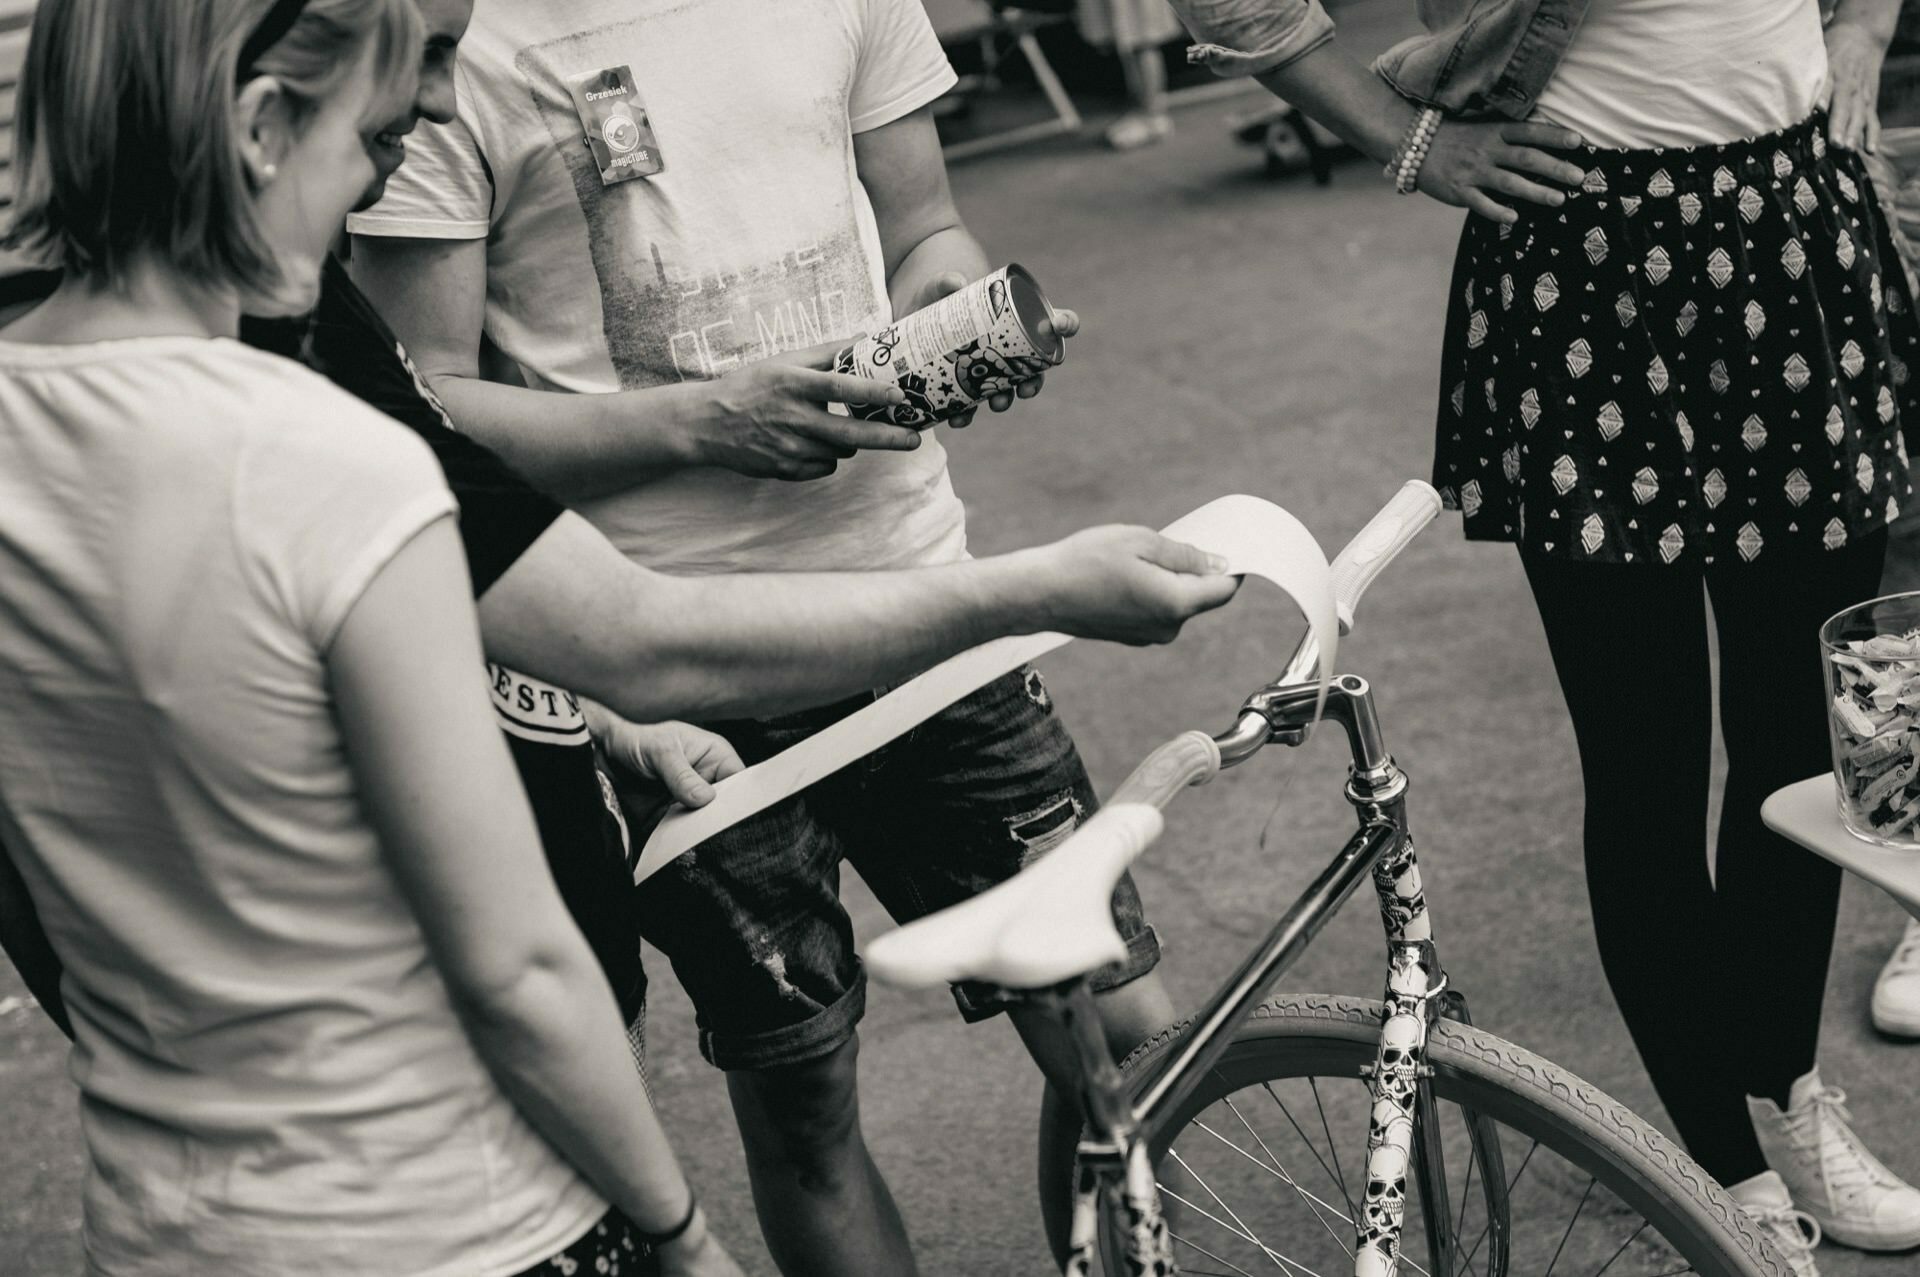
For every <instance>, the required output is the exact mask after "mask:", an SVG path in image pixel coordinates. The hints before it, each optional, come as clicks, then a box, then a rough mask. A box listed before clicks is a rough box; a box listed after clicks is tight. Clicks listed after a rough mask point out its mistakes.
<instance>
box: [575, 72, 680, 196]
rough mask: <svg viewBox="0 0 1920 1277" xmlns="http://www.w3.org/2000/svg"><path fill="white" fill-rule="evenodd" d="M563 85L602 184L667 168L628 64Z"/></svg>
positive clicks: (647, 174)
mask: <svg viewBox="0 0 1920 1277" xmlns="http://www.w3.org/2000/svg"><path fill="white" fill-rule="evenodd" d="M567 87H568V88H569V89H570V90H572V92H573V105H574V109H575V110H577V111H579V113H580V125H581V128H582V129H584V130H585V132H586V142H587V147H588V149H589V150H591V151H592V152H593V159H594V162H595V163H596V164H598V165H599V166H600V181H601V182H602V183H603V184H604V185H607V186H612V185H613V184H614V183H615V182H627V181H631V180H633V179H634V178H636V177H651V176H653V175H654V174H655V173H658V172H660V171H661V170H663V169H665V168H666V167H667V164H666V161H665V160H664V159H662V158H661V156H660V144H659V142H658V141H656V140H655V138H654V136H653V123H652V122H651V121H650V120H649V119H648V118H647V108H646V105H645V104H644V103H643V102H641V101H640V91H639V90H638V89H636V88H635V87H634V84H633V71H632V69H631V68H629V67H623V66H621V67H608V68H607V69H606V70H604V71H595V72H594V73H593V74H592V75H588V76H583V77H581V78H580V79H577V80H574V81H573V82H571V83H570V84H569V85H568V86H567Z"/></svg>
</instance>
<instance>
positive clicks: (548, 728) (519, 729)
mask: <svg viewBox="0 0 1920 1277" xmlns="http://www.w3.org/2000/svg"><path fill="white" fill-rule="evenodd" d="M487 688H488V690H489V691H491V692H492V693H493V710H494V714H495V715H496V716H497V717H498V718H499V719H500V726H501V727H502V728H504V729H505V730H506V731H507V733H508V734H509V735H513V736H518V737H519V738H520V739H521V740H530V741H538V742H540V743H541V744H543V745H586V744H590V743H591V738H590V737H589V736H588V735H587V720H586V716H585V715H584V714H582V713H581V712H580V701H579V699H578V698H577V697H575V696H574V694H573V693H572V692H569V691H567V690H565V689H564V688H559V687H555V686H554V685H553V684H551V683H542V682H541V681H540V680H539V679H537V678H529V677H527V676H526V675H525V674H517V673H515V672H514V671H512V670H510V669H508V668H507V667H506V666H504V665H498V664H495V663H494V662H492V661H488V662H487Z"/></svg>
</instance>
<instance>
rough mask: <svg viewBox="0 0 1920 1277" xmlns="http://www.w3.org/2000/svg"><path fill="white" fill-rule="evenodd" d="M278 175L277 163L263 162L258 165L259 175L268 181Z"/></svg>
mask: <svg viewBox="0 0 1920 1277" xmlns="http://www.w3.org/2000/svg"><path fill="white" fill-rule="evenodd" d="M279 175H280V166H279V165H278V164H263V165H261V167H260V176H261V177H264V178H265V179H266V180H267V181H269V182H271V181H272V180H273V179H274V178H276V177H278V176H279Z"/></svg>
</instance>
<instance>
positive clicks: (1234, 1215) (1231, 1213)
mask: <svg viewBox="0 0 1920 1277" xmlns="http://www.w3.org/2000/svg"><path fill="white" fill-rule="evenodd" d="M1167 1151H1168V1152H1169V1153H1171V1154H1172V1155H1173V1160H1174V1161H1175V1162H1176V1163H1178V1165H1179V1167H1180V1169H1181V1170H1183V1171H1185V1172H1186V1173H1187V1175H1188V1176H1189V1177H1190V1178H1192V1180H1193V1182H1194V1183H1196V1184H1198V1185H1199V1186H1200V1187H1201V1188H1204V1189H1206V1190H1207V1196H1208V1197H1211V1198H1212V1199H1213V1200H1214V1201H1215V1202H1218V1203H1219V1205H1220V1209H1221V1210H1223V1211H1225V1212H1226V1213H1227V1215H1228V1217H1229V1218H1231V1219H1232V1220H1233V1222H1234V1223H1236V1224H1238V1225H1239V1226H1240V1227H1241V1228H1242V1229H1244V1230H1245V1231H1246V1234H1247V1236H1249V1237H1253V1228H1252V1227H1251V1226H1250V1225H1249V1224H1248V1223H1247V1221H1246V1220H1244V1219H1241V1218H1240V1215H1239V1212H1237V1211H1235V1210H1234V1209H1233V1207H1231V1206H1229V1205H1227V1204H1226V1202H1224V1201H1222V1200H1221V1197H1220V1194H1218V1193H1216V1192H1214V1191H1213V1185H1211V1184H1209V1183H1207V1181H1206V1180H1205V1179H1203V1178H1201V1176H1200V1175H1199V1173H1198V1172H1196V1171H1195V1170H1194V1169H1193V1167H1191V1166H1189V1165H1187V1159H1186V1158H1184V1157H1182V1156H1180V1150H1179V1149H1168V1150H1167ZM1327 1231H1329V1232H1331V1231H1333V1230H1332V1229H1328V1230H1327ZM1253 1244H1254V1245H1256V1246H1258V1247H1259V1248H1260V1249H1261V1250H1265V1251H1267V1254H1268V1255H1269V1256H1272V1254H1273V1252H1272V1251H1271V1250H1267V1246H1266V1243H1264V1242H1262V1241H1261V1240H1260V1239H1259V1238H1257V1237H1255V1238H1254V1242H1253ZM1279 1262H1280V1261H1279V1260H1274V1265H1275V1266H1276V1267H1278V1266H1279ZM1281 1271H1282V1272H1285V1271H1286V1270H1285V1269H1284V1268H1282V1269H1281Z"/></svg>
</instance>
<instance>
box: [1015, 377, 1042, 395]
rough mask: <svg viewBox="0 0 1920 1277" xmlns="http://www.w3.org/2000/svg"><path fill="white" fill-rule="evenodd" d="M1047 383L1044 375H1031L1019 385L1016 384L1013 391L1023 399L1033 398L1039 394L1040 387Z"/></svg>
mask: <svg viewBox="0 0 1920 1277" xmlns="http://www.w3.org/2000/svg"><path fill="white" fill-rule="evenodd" d="M1046 384H1047V379H1046V377H1045V376H1044V375H1042V376H1034V377H1029V378H1027V379H1026V380H1025V381H1023V382H1021V383H1020V384H1019V385H1017V386H1015V387H1014V388H1013V393H1014V394H1015V395H1016V396H1017V397H1019V398H1021V399H1031V398H1033V397H1034V396H1035V395H1037V394H1039V393H1040V388H1041V387H1042V386H1044V385H1046Z"/></svg>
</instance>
